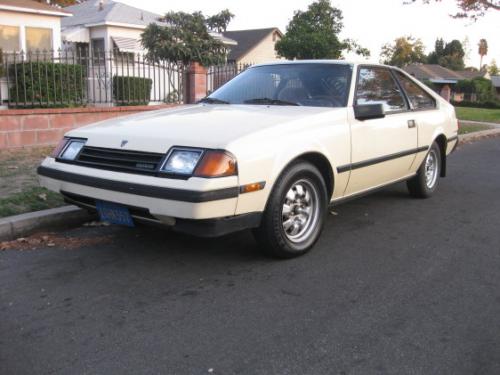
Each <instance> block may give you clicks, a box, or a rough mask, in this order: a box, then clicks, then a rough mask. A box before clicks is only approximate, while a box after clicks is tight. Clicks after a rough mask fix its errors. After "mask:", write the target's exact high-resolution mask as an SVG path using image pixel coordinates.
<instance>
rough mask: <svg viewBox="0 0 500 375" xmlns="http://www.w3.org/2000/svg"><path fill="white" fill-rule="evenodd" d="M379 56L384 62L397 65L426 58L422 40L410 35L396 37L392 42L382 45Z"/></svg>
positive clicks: (417, 61) (421, 60) (400, 65)
mask: <svg viewBox="0 0 500 375" xmlns="http://www.w3.org/2000/svg"><path fill="white" fill-rule="evenodd" d="M380 57H381V58H382V60H383V63H384V64H387V65H395V66H399V67H403V66H405V65H408V64H412V63H419V62H425V60H426V56H425V53H424V45H423V43H422V41H421V40H420V39H415V38H413V37H412V36H403V37H400V38H396V39H395V40H394V42H393V43H392V44H389V43H387V44H385V45H383V46H382V52H381V53H380Z"/></svg>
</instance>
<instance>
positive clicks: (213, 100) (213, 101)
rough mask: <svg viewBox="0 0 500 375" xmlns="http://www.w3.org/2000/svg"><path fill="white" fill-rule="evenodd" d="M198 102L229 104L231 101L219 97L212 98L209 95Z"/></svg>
mask: <svg viewBox="0 0 500 375" xmlns="http://www.w3.org/2000/svg"><path fill="white" fill-rule="evenodd" d="M198 103H208V104H229V102H226V101H225V100H222V99H217V98H211V97H209V96H207V97H206V98H203V99H201V100H200V101H199V102H198Z"/></svg>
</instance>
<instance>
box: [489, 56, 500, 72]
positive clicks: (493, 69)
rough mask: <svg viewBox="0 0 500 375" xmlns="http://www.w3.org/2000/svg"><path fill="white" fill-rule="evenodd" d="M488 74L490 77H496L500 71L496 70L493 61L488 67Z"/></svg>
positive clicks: (495, 63) (496, 67)
mask: <svg viewBox="0 0 500 375" xmlns="http://www.w3.org/2000/svg"><path fill="white" fill-rule="evenodd" d="M488 73H489V74H490V76H497V75H499V74H500V70H499V69H498V66H497V62H496V60H495V59H493V60H491V63H490V66H489V67H488Z"/></svg>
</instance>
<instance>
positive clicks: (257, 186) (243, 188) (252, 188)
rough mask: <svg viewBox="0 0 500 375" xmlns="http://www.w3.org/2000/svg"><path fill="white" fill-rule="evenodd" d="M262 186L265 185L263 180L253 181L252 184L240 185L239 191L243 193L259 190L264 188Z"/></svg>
mask: <svg viewBox="0 0 500 375" xmlns="http://www.w3.org/2000/svg"><path fill="white" fill-rule="evenodd" d="M264 186H266V183H265V181H262V182H254V183H253V184H247V185H243V186H240V193H241V194H244V193H251V192H253V191H259V190H262V189H264Z"/></svg>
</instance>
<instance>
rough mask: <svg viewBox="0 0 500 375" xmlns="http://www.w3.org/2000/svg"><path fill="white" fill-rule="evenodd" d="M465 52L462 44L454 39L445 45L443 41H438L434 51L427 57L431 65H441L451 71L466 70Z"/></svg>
mask: <svg viewBox="0 0 500 375" xmlns="http://www.w3.org/2000/svg"><path fill="white" fill-rule="evenodd" d="M464 56H465V51H464V48H463V46H462V43H461V42H460V41H459V40H457V39H454V40H452V41H451V42H449V43H445V42H444V41H443V39H441V38H439V39H437V40H436V43H435V45H434V51H432V52H431V53H430V54H429V55H428V56H427V62H428V63H429V64H439V65H441V66H444V67H445V68H448V69H451V70H464V68H465V64H464Z"/></svg>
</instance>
